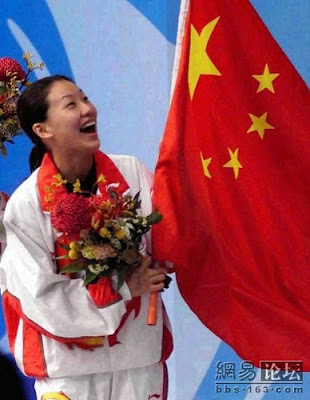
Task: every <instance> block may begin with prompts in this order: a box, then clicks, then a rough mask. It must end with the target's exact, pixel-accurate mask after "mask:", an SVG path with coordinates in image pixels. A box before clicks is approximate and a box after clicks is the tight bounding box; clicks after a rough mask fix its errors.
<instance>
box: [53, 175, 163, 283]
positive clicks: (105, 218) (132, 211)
mask: <svg viewBox="0 0 310 400" xmlns="http://www.w3.org/2000/svg"><path fill="white" fill-rule="evenodd" d="M74 187H75V189H74V190H75V191H76V192H77V193H65V194H63V195H62V196H59V198H58V199H57V200H56V202H55V205H54V207H53V210H52V212H51V220H52V224H53V226H54V228H55V229H56V230H57V231H58V232H61V233H63V234H64V237H65V238H66V241H65V242H62V244H60V247H61V248H62V249H63V250H64V254H62V255H61V256H58V257H56V259H58V260H64V261H65V263H64V264H63V266H62V268H61V269H60V272H61V273H63V274H69V275H70V274H74V273H81V274H80V275H81V276H82V277H83V279H84V285H88V284H89V283H91V282H94V283H95V282H97V280H98V279H99V278H101V277H104V276H111V275H112V274H116V275H117V277H118V279H117V289H116V290H119V288H120V287H121V286H122V284H123V283H124V280H125V277H126V273H127V272H128V271H130V270H132V269H133V268H135V267H136V266H138V265H139V264H140V263H141V261H142V251H143V236H144V235H145V234H146V233H147V232H148V231H149V230H150V228H151V225H153V224H156V223H158V222H160V221H161V219H162V216H161V214H159V212H158V211H157V210H155V211H153V212H152V213H151V214H150V215H148V216H146V217H145V216H141V215H140V214H139V208H140V206H141V202H140V200H139V193H137V194H136V195H135V196H134V197H132V196H130V195H123V196H122V195H120V194H119V193H117V191H115V190H114V189H113V188H109V189H108V190H107V193H106V195H102V194H101V195H93V194H91V195H90V197H84V196H83V195H82V194H83V193H82V192H80V193H79V191H80V189H79V183H77V184H75V186H74ZM79 194H80V195H79Z"/></svg>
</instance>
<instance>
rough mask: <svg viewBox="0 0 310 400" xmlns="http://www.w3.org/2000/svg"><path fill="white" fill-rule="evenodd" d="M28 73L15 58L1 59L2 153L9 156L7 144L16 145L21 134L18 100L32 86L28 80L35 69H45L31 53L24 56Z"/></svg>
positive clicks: (0, 114)
mask: <svg viewBox="0 0 310 400" xmlns="http://www.w3.org/2000/svg"><path fill="white" fill-rule="evenodd" d="M23 58H24V60H25V61H26V63H27V72H25V71H24V70H23V68H22V66H21V65H20V64H19V63H18V62H17V61H16V60H14V59H13V58H10V57H3V58H0V151H1V153H2V155H3V156H5V155H6V154H7V149H6V147H5V142H9V143H14V142H13V140H12V138H13V137H14V136H16V135H18V134H19V133H21V127H20V125H19V121H18V118H17V113H16V104H17V100H18V98H19V97H20V95H21V93H22V90H23V88H25V87H26V86H28V85H29V84H30V82H29V80H28V78H29V75H30V73H31V72H33V71H34V70H35V69H37V68H39V69H43V67H44V64H43V63H41V64H40V65H38V66H37V65H36V63H35V62H32V61H31V58H32V56H31V55H30V54H29V53H25V54H24V55H23Z"/></svg>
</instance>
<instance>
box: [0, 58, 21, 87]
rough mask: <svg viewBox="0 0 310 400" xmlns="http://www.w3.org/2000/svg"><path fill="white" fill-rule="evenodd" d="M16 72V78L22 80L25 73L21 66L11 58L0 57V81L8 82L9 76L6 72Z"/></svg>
mask: <svg viewBox="0 0 310 400" xmlns="http://www.w3.org/2000/svg"><path fill="white" fill-rule="evenodd" d="M8 72H10V73H14V72H15V73H16V76H17V80H19V81H22V80H23V79H24V78H25V77H26V73H25V71H24V70H23V68H22V66H21V65H20V64H19V63H18V62H17V61H16V60H14V59H13V58H10V57H3V58H0V81H3V82H9V81H10V79H11V76H8V75H7V73H8Z"/></svg>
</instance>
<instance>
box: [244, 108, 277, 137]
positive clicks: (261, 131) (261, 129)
mask: <svg viewBox="0 0 310 400" xmlns="http://www.w3.org/2000/svg"><path fill="white" fill-rule="evenodd" d="M249 117H250V118H251V120H252V125H251V126H250V128H249V129H248V131H247V133H250V132H254V131H257V132H258V135H259V137H260V138H261V139H264V135H265V130H266V129H275V127H274V126H272V125H270V124H269V123H268V122H267V112H265V113H264V114H263V115H261V116H260V117H256V116H255V115H253V114H249Z"/></svg>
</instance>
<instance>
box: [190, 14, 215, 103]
mask: <svg viewBox="0 0 310 400" xmlns="http://www.w3.org/2000/svg"><path fill="white" fill-rule="evenodd" d="M219 19H220V17H217V18H215V19H214V20H212V21H211V22H209V23H208V24H207V25H206V26H205V27H204V28H203V29H202V31H201V33H200V35H199V34H198V32H197V31H196V29H195V27H194V25H191V44H190V55H189V66H188V85H189V92H190V96H191V99H193V97H194V92H195V89H196V86H197V83H198V80H199V78H200V75H217V76H220V75H221V73H220V71H219V70H218V69H217V68H216V66H215V65H214V64H213V62H212V61H211V59H210V57H209V56H208V54H207V52H206V49H207V46H208V42H209V39H210V37H211V35H212V32H213V30H214V28H215V27H216V25H217V23H218V20H219Z"/></svg>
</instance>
